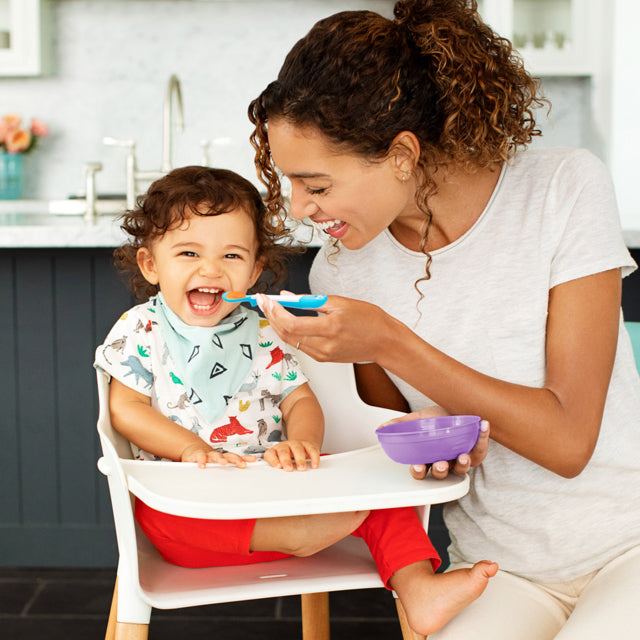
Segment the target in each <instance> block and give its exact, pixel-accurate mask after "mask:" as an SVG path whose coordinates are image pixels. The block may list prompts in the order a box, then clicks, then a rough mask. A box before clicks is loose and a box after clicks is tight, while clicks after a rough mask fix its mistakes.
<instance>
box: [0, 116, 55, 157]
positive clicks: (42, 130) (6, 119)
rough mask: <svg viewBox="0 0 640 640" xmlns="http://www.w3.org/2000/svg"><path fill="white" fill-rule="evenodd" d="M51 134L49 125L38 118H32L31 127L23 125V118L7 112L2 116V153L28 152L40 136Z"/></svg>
mask: <svg viewBox="0 0 640 640" xmlns="http://www.w3.org/2000/svg"><path fill="white" fill-rule="evenodd" d="M47 135H49V127H48V126H47V125H46V124H45V123H44V122H42V120H39V119H38V118H31V123H30V126H29V128H26V127H25V128H23V127H22V118H21V117H20V116H19V115H17V114H15V113H7V114H6V115H4V116H2V117H1V118H0V153H1V152H3V151H5V152H6V153H14V154H15V153H27V152H29V151H31V150H32V149H33V148H34V147H35V145H36V143H37V141H38V139H39V138H43V137H44V136H47Z"/></svg>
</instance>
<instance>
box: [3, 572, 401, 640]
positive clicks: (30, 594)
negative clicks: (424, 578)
mask: <svg viewBox="0 0 640 640" xmlns="http://www.w3.org/2000/svg"><path fill="white" fill-rule="evenodd" d="M114 580H115V570H114V569H49V568H45V569H37V568H16V569H11V568H0V628H1V629H2V631H1V632H0V636H1V637H2V638H3V639H4V638H6V639H7V640H90V639H94V638H97V639H99V638H104V633H105V630H106V624H107V617H108V612H109V607H110V604H111V596H112V593H113V584H114ZM330 603H331V605H330V606H331V638H332V640H359V639H361V638H366V639H367V640H377V639H378V638H380V639H382V638H384V639H385V640H396V639H397V640H401V638H402V633H401V632H400V625H399V623H398V620H397V617H396V608H395V604H394V601H393V596H392V595H391V593H389V592H388V591H386V590H384V589H365V590H361V591H345V592H336V593H332V594H331V597H330ZM213 637H218V638H225V639H226V640H236V639H238V640H240V639H242V640H247V639H249V640H269V639H271V638H273V639H276V638H277V639H278V640H294V639H296V640H297V639H299V638H300V637H301V623H300V599H299V598H298V597H290V598H273V599H269V600H255V601H253V602H237V603H230V604H221V605H211V606H207V607H197V608H192V609H181V610H175V611H169V612H163V611H159V610H154V612H153V614H152V617H151V626H150V632H149V639H150V640H168V639H169V638H171V640H180V639H181V638H189V640H201V639H203V640H204V639H205V638H206V639H207V640H211V638H213Z"/></svg>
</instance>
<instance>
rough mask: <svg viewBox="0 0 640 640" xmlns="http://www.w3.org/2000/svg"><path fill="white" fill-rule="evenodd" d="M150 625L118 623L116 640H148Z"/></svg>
mask: <svg viewBox="0 0 640 640" xmlns="http://www.w3.org/2000/svg"><path fill="white" fill-rule="evenodd" d="M148 637H149V625H148V624H137V623H135V622H118V624H116V640H147V638H148Z"/></svg>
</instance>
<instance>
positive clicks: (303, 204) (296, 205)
mask: <svg viewBox="0 0 640 640" xmlns="http://www.w3.org/2000/svg"><path fill="white" fill-rule="evenodd" d="M317 211H318V206H317V205H316V203H315V202H314V201H313V200H312V199H311V198H309V196H308V195H307V194H306V193H305V191H304V189H301V188H299V187H292V188H291V196H290V202H289V214H290V215H291V217H292V218H293V219H294V220H303V219H304V218H308V217H310V216H312V215H313V214H314V213H317Z"/></svg>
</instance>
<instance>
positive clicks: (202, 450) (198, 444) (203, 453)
mask: <svg viewBox="0 0 640 640" xmlns="http://www.w3.org/2000/svg"><path fill="white" fill-rule="evenodd" d="M109 411H110V413H111V423H112V424H113V426H114V428H115V429H116V431H118V432H119V433H121V434H122V435H123V436H124V437H125V438H127V440H129V442H132V443H133V444H135V445H136V446H137V447H140V448H141V449H144V450H145V451H148V452H149V453H151V454H153V455H156V456H160V457H161V458H168V459H169V460H176V461H182V462H196V463H198V465H199V466H201V467H204V466H205V464H206V463H207V462H217V463H220V464H227V462H232V463H234V464H236V465H237V466H239V467H245V466H246V462H245V460H252V459H255V457H254V456H246V457H245V458H244V459H243V458H242V457H240V456H238V455H237V454H235V453H225V454H222V453H219V452H217V451H215V450H214V448H213V447H211V446H209V445H208V444H207V443H206V442H205V441H204V440H202V438H200V436H198V435H197V434H195V433H193V432H192V431H189V429H185V428H184V427H181V426H180V425H178V424H176V423H175V422H173V420H169V418H167V417H166V416H164V415H162V414H161V413H160V412H159V411H158V410H156V409H154V408H153V407H152V406H151V398H149V396H145V395H144V394H142V393H140V392H138V391H136V390H135V389H131V388H130V387H127V386H126V385H124V384H122V383H121V382H119V381H118V380H117V379H116V378H111V384H110V385H109Z"/></svg>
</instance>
